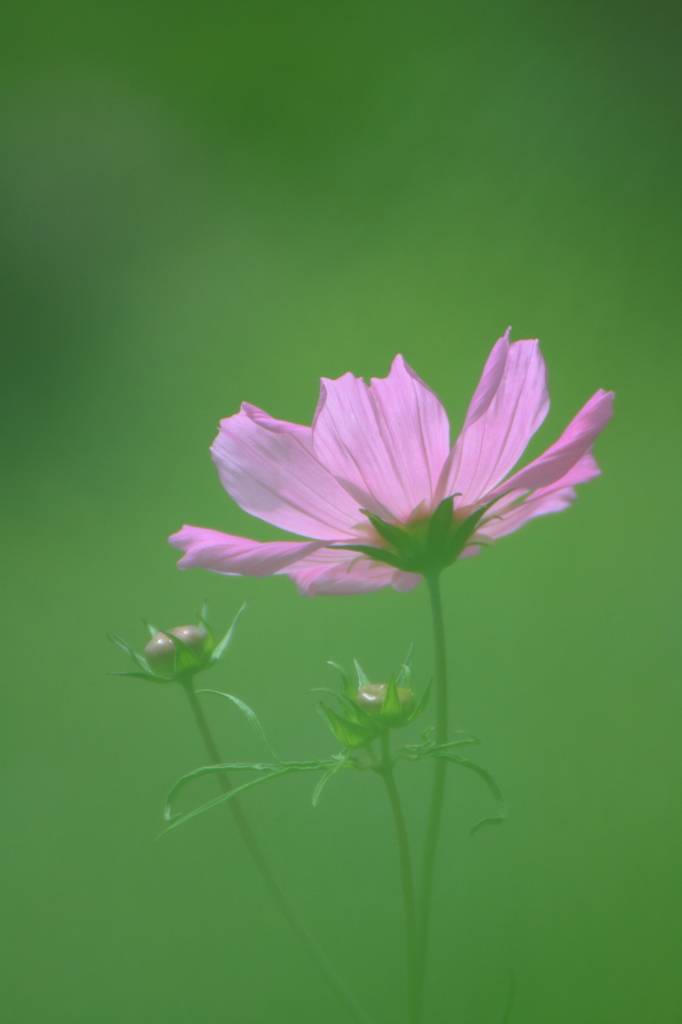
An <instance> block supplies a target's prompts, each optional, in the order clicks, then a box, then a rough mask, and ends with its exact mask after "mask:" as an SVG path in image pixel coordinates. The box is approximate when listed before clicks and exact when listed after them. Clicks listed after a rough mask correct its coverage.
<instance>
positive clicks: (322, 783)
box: [313, 758, 346, 807]
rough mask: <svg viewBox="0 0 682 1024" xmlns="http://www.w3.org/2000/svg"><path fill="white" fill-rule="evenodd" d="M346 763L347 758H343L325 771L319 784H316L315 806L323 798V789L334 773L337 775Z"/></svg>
mask: <svg viewBox="0 0 682 1024" xmlns="http://www.w3.org/2000/svg"><path fill="white" fill-rule="evenodd" d="M345 764H346V760H345V758H343V759H342V760H340V761H339V762H338V764H335V765H333V766H332V767H331V768H328V769H327V771H326V772H325V773H324V775H323V776H322V778H321V779H320V781H319V782H318V784H317V785H316V786H315V792H314V793H313V807H317V806H318V804H319V802H320V799H321V798H322V791H323V790H324V787H325V786H326V785H327V783H328V782H329V780H330V779H331V777H332V776H333V775H336V773H337V772H339V771H341V769H342V768H343V767H344V766H345Z"/></svg>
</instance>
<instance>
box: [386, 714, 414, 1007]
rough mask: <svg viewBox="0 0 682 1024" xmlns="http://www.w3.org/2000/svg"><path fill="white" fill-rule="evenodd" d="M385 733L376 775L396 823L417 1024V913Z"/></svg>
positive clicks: (409, 994) (410, 986)
mask: <svg viewBox="0 0 682 1024" xmlns="http://www.w3.org/2000/svg"><path fill="white" fill-rule="evenodd" d="M390 743H391V741H390V738H389V732H388V729H386V730H385V731H384V732H383V733H382V734H381V761H382V764H381V769H380V770H379V773H380V775H381V777H382V778H383V780H384V783H385V785H386V792H387V793H388V800H389V803H390V805H391V810H392V812H393V820H394V822H395V831H396V838H397V840H398V855H399V858H400V879H401V883H402V890H403V908H404V911H405V938H406V946H407V1009H408V1019H409V1022H410V1024H416V1022H417V1021H418V1019H419V946H418V942H417V911H416V906H415V900H414V885H413V882H412V862H411V858H410V847H409V843H408V839H407V829H406V827H405V817H404V815H403V809H402V805H401V803H400V796H399V795H398V787H397V786H396V782H395V778H394V776H393V762H392V761H391V746H390Z"/></svg>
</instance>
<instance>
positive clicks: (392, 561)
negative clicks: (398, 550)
mask: <svg viewBox="0 0 682 1024" xmlns="http://www.w3.org/2000/svg"><path fill="white" fill-rule="evenodd" d="M332 551H358V552H359V553H360V554H361V555H366V556H367V557H368V558H371V559H372V560H373V561H374V562H385V563H386V565H391V566H393V568H394V569H402V568H403V564H404V559H403V558H401V557H400V555H394V554H393V553H392V552H391V551H386V550H385V549H384V548H373V547H371V546H370V545H369V544H334V545H333V547H332Z"/></svg>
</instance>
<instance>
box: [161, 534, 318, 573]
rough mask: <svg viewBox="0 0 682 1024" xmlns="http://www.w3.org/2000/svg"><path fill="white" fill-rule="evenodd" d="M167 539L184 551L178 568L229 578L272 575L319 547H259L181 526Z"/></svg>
mask: <svg viewBox="0 0 682 1024" xmlns="http://www.w3.org/2000/svg"><path fill="white" fill-rule="evenodd" d="M168 540H169V542H170V543H171V544H172V545H173V547H175V548H179V549H180V551H184V552H186V554H185V555H184V557H183V558H181V559H180V561H179V562H178V566H179V567H180V568H181V569H195V568H201V569H210V570H211V571H212V572H220V573H226V574H227V575H230V576H272V575H273V573H277V572H282V570H283V569H285V568H286V567H287V566H289V565H291V564H292V563H293V562H296V561H299V560H300V559H301V558H304V557H305V556H306V555H309V554H311V553H312V552H313V551H316V550H317V549H318V548H319V547H321V546H322V545H321V543H320V542H319V541H310V542H308V543H304V544H301V543H296V542H291V541H274V542H270V543H265V544H261V543H259V541H257V540H249V539H248V538H247V537H234V536H232V534H229V533H221V532H220V531H219V530H204V529H202V528H201V527H200V526H183V527H182V529H181V530H179V531H178V533H174V534H173V535H172V536H171V537H169V538H168Z"/></svg>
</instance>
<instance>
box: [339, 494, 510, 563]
mask: <svg viewBox="0 0 682 1024" xmlns="http://www.w3.org/2000/svg"><path fill="white" fill-rule="evenodd" d="M454 498H455V496H454V495H450V497H448V498H444V499H443V500H442V501H441V502H440V504H439V505H438V506H437V508H436V510H435V512H433V513H432V515H431V516H429V517H428V518H427V519H418V520H415V521H414V522H412V523H410V524H408V525H406V526H396V525H394V524H393V523H387V522H386V521H385V520H383V519H381V518H380V517H379V516H376V515H374V513H373V512H368V511H367V510H366V509H362V510H361V511H362V512H363V514H364V515H366V516H367V518H368V519H369V521H370V523H371V524H372V526H373V527H374V529H375V530H376V532H377V533H378V534H379V536H380V537H381V538H382V539H383V540H384V541H386V543H387V544H388V545H389V546H388V547H387V548H383V547H381V548H378V547H372V546H371V545H368V544H344V545H339V547H342V548H343V549H344V550H346V551H358V552H360V553H361V554H363V555H366V556H367V557H368V558H372V559H373V560H374V561H377V562H385V563H386V564H387V565H391V566H393V567H394V568H395V569H400V570H401V571H402V572H411V573H418V574H420V575H421V576H432V575H434V574H436V573H439V572H441V571H442V570H443V569H446V568H447V567H448V566H449V565H452V563H453V562H454V561H455V560H456V559H457V558H459V556H460V555H461V554H462V552H463V551H464V548H465V547H467V545H468V544H470V543H478V541H472V537H473V535H474V533H475V532H476V528H477V526H478V524H479V522H480V521H481V519H482V518H483V516H484V515H485V514H486V512H487V511H488V509H490V507H491V506H492V505H494V504H495V502H496V501H499V500H500V497H499V496H498V497H497V498H495V500H494V501H491V502H489V503H488V504H487V505H481V506H479V507H478V508H477V509H475V510H474V511H473V512H470V513H469V515H467V516H465V517H464V518H462V517H461V516H458V515H456V514H455V510H454Z"/></svg>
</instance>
